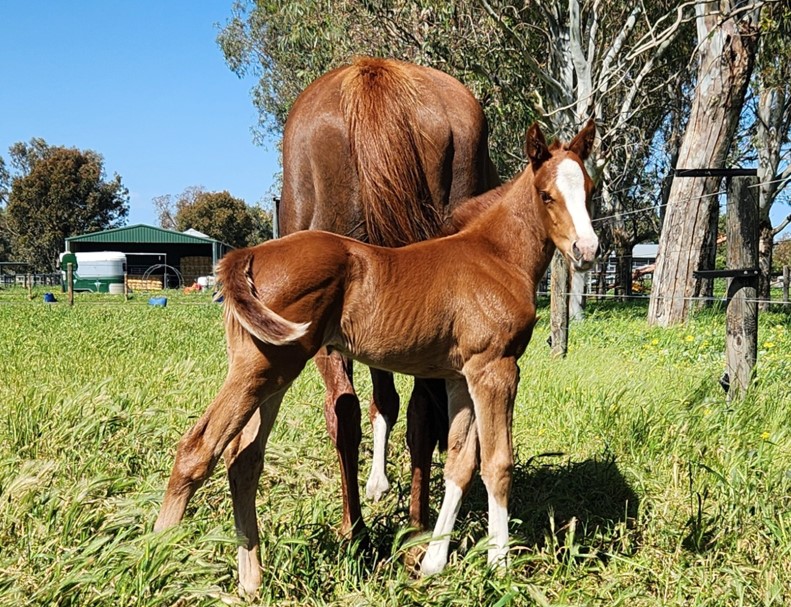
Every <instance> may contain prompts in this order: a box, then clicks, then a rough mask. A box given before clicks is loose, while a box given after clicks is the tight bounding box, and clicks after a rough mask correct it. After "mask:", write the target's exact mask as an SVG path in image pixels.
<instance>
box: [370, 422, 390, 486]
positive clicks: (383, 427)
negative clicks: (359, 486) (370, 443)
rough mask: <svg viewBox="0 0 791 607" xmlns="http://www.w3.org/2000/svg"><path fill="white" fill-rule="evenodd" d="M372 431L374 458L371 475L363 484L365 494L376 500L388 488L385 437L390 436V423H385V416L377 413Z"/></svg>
mask: <svg viewBox="0 0 791 607" xmlns="http://www.w3.org/2000/svg"><path fill="white" fill-rule="evenodd" d="M373 433H374V460H373V463H372V464H371V475H370V476H369V477H368V482H367V483H366V484H365V496H366V497H367V498H368V499H370V500H373V501H375V502H378V501H379V500H380V499H382V496H383V495H384V494H385V493H387V492H388V491H389V490H390V482H389V481H388V480H387V471H386V470H385V466H386V465H387V439H388V437H389V436H390V424H388V423H387V420H386V419H385V416H384V415H382V414H381V413H377V414H376V417H374V423H373Z"/></svg>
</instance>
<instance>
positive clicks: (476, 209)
mask: <svg viewBox="0 0 791 607" xmlns="http://www.w3.org/2000/svg"><path fill="white" fill-rule="evenodd" d="M515 181H516V178H514V179H512V180H511V181H509V182H507V183H504V184H502V185H499V186H497V187H496V188H494V189H491V190H489V191H488V192H484V193H483V194H479V195H478V196H475V197H473V198H468V199H467V200H465V201H464V202H462V203H461V204H460V205H458V206H457V207H456V208H455V209H453V211H452V212H451V214H450V215H449V216H448V217H447V218H446V219H445V223H444V224H443V225H442V234H441V235H442V236H450V235H451V234H455V233H456V232H459V231H461V230H462V229H463V228H464V227H465V226H467V225H468V224H469V223H470V222H471V221H472V220H474V219H476V218H477V217H479V216H480V215H481V214H483V213H484V212H485V211H486V210H487V209H488V208H490V207H492V206H494V205H495V204H496V203H497V202H499V201H500V200H501V199H502V198H503V196H505V195H506V193H507V192H508V191H509V190H510V189H511V187H513V184H514V182H515Z"/></svg>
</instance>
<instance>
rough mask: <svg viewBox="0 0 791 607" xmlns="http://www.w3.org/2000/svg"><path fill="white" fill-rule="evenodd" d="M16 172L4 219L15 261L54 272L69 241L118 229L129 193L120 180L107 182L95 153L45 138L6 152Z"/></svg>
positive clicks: (115, 178) (102, 165)
mask: <svg viewBox="0 0 791 607" xmlns="http://www.w3.org/2000/svg"><path fill="white" fill-rule="evenodd" d="M10 155H11V161H12V165H13V166H14V167H15V168H16V173H15V174H14V175H13V176H12V179H11V191H10V194H9V196H8V204H7V206H6V208H5V213H4V216H3V218H2V219H3V220H4V221H3V223H4V227H5V228H6V230H7V234H8V241H9V243H10V246H11V248H12V249H13V252H14V258H15V260H18V261H26V262H28V263H32V264H33V265H34V267H35V268H36V269H37V270H39V271H52V270H53V269H54V267H55V261H56V259H57V256H58V253H59V252H60V251H62V250H63V247H64V240H65V238H66V237H67V236H72V235H75V234H80V233H83V232H93V231H98V230H104V229H107V228H113V227H117V226H118V225H122V223H123V221H124V220H125V218H126V216H127V214H128V212H129V194H128V191H127V189H126V188H125V187H124V186H123V185H122V183H121V178H120V177H119V176H118V175H114V176H113V178H112V179H110V180H108V179H107V178H106V177H105V174H104V161H103V159H102V157H101V156H100V155H99V154H97V153H96V152H94V151H91V150H86V151H80V150H77V149H75V148H66V147H59V146H49V145H48V144H47V143H46V142H45V141H44V140H43V139H33V140H31V142H30V143H29V144H24V143H17V144H14V145H13V146H12V147H11V149H10Z"/></svg>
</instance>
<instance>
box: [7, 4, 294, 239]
mask: <svg viewBox="0 0 791 607" xmlns="http://www.w3.org/2000/svg"><path fill="white" fill-rule="evenodd" d="M230 14H231V0H218V1H213V2H210V1H204V0H197V1H193V2H189V1H185V0H176V1H174V0H164V1H154V0H141V1H134V2H119V1H114V0H81V1H71V2H60V1H55V0H52V1H43V0H2V2H0V155H2V156H3V157H4V158H5V159H6V163H8V159H9V158H8V148H9V146H11V145H12V144H13V143H15V142H17V141H29V140H30V139H31V138H33V137H41V138H43V139H45V140H46V141H47V143H49V144H50V145H64V146H67V147H77V148H80V149H91V150H95V151H96V152H98V153H100V154H102V156H104V160H105V170H106V173H107V175H108V176H112V175H113V173H118V174H119V175H120V176H121V178H122V181H123V183H124V185H125V186H126V187H127V188H128V189H129V193H130V211H129V218H128V221H129V223H130V224H132V223H152V224H155V223H156V214H155V212H154V208H153V205H152V203H151V200H152V198H154V197H155V196H159V195H162V194H173V195H176V194H179V193H181V192H182V191H183V190H184V189H185V188H186V187H189V186H203V187H204V188H206V189H207V190H210V191H218V190H228V191H229V192H230V193H231V194H232V195H234V196H236V197H239V198H242V199H243V200H245V202H247V203H248V204H255V203H258V202H259V201H260V202H262V203H263V204H265V205H268V204H269V190H270V187H271V185H272V183H273V179H274V176H275V174H276V173H277V172H278V171H279V163H278V157H279V154H278V151H277V147H276V144H275V143H270V144H268V145H267V146H266V147H262V146H256V145H254V144H253V137H252V132H251V128H252V126H253V125H254V124H256V122H257V114H256V110H255V108H254V107H253V104H252V101H251V97H250V89H251V87H252V84H253V82H252V81H251V80H250V79H246V80H240V79H239V78H238V77H237V76H236V75H235V74H233V73H232V72H231V70H230V69H229V68H228V67H227V66H226V64H225V61H224V58H223V55H222V51H221V50H220V48H219V46H218V45H217V42H216V37H217V33H218V26H219V25H224V24H225V22H226V20H227V19H228V18H229V16H230Z"/></svg>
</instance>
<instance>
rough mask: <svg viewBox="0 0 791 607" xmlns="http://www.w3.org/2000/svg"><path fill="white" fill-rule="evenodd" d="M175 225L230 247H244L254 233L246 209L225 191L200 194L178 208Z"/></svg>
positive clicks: (251, 220) (240, 201)
mask: <svg viewBox="0 0 791 607" xmlns="http://www.w3.org/2000/svg"><path fill="white" fill-rule="evenodd" d="M175 222H176V229H177V230H178V231H180V232H183V231H185V230H188V229H190V228H193V229H195V230H198V231H200V232H203V233H204V234H207V235H209V236H211V237H212V238H216V239H217V240H220V241H222V242H225V243H228V244H229V245H231V246H232V247H244V246H247V244H248V243H249V242H250V237H251V236H252V233H253V218H252V215H251V213H250V210H249V208H248V207H247V205H246V204H245V203H244V200H241V199H240V198H234V197H233V196H231V195H230V194H229V193H228V192H227V191H223V192H199V193H198V194H196V195H195V197H194V200H193V201H192V202H191V203H190V204H184V205H181V206H180V207H179V209H178V212H177V213H176V217H175Z"/></svg>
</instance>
